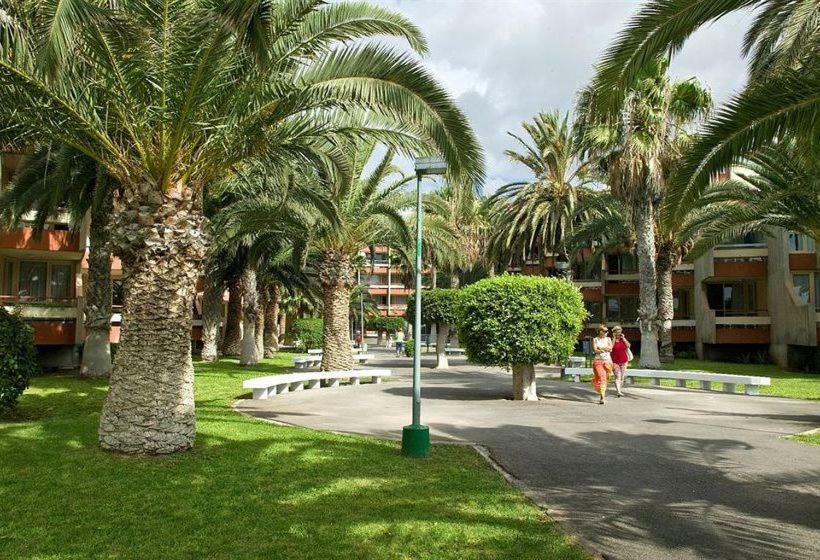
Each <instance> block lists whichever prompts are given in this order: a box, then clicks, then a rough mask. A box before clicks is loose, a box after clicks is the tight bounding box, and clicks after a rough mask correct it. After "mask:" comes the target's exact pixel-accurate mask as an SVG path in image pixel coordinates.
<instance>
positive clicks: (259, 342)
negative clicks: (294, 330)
mask: <svg viewBox="0 0 820 560" xmlns="http://www.w3.org/2000/svg"><path fill="white" fill-rule="evenodd" d="M266 311H267V304H266V302H265V298H263V297H262V294H261V292H260V294H259V312H258V313H257V314H256V329H255V334H256V356H257V358H258V359H260V360H261V359H262V358H263V357H264V356H265V312H266Z"/></svg>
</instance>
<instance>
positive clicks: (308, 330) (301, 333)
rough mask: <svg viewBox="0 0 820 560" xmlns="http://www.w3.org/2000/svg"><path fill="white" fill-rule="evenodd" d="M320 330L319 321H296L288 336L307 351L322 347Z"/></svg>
mask: <svg viewBox="0 0 820 560" xmlns="http://www.w3.org/2000/svg"><path fill="white" fill-rule="evenodd" d="M322 329H323V323H322V320H321V319H297V320H295V321H294V322H293V324H292V325H291V327H290V334H291V337H293V339H294V340H298V341H299V343H300V345H301V346H302V348H303V350H305V351H307V349H308V348H321V347H322Z"/></svg>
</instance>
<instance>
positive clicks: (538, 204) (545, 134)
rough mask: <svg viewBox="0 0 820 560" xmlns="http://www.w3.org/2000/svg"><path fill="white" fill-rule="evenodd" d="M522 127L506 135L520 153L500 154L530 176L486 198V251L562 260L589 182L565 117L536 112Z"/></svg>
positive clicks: (504, 258)
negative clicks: (490, 222)
mask: <svg viewBox="0 0 820 560" xmlns="http://www.w3.org/2000/svg"><path fill="white" fill-rule="evenodd" d="M522 126H523V128H524V131H525V132H526V133H527V136H528V138H526V139H525V138H524V137H522V136H519V135H517V134H514V133H512V132H508V134H509V135H510V136H512V137H513V138H515V139H516V140H517V141H518V143H519V144H520V145H521V147H522V148H523V151H521V152H518V151H515V150H506V151H505V152H504V153H505V154H506V155H507V157H508V158H509V159H510V160H512V161H515V162H518V163H520V164H522V165H523V166H525V167H526V168H527V169H528V170H529V171H530V172H531V173H532V175H533V180H532V181H521V182H515V183H509V184H507V185H504V186H502V187H500V188H499V189H498V191H496V193H495V194H494V195H493V196H491V197H490V198H489V199H488V204H489V205H490V206H491V212H492V213H493V214H494V215H495V219H496V227H495V228H494V231H493V236H492V238H491V252H492V253H493V254H494V255H496V257H497V258H499V259H500V260H502V261H503V262H507V263H510V262H512V261H524V260H526V259H527V258H528V257H529V256H530V255H532V254H541V255H544V254H547V253H553V254H557V255H558V256H559V258H560V259H562V260H564V261H568V260H569V255H568V253H567V250H566V247H565V240H566V239H567V237H568V236H569V235H570V234H571V232H572V226H573V222H574V221H575V220H576V214H577V208H578V206H579V203H580V201H581V199H582V198H583V197H584V196H585V195H586V193H587V192H588V191H587V189H585V188H584V185H586V184H588V183H589V182H590V175H589V171H588V165H587V163H586V162H584V160H583V158H582V155H583V154H582V145H581V143H580V142H578V140H577V138H576V136H575V134H574V133H573V130H572V126H571V124H570V122H569V115H564V116H563V117H562V116H561V115H560V114H559V113H558V112H557V111H554V112H551V113H540V114H538V115H536V116H535V118H534V119H533V121H532V122H525V123H523V124H522Z"/></svg>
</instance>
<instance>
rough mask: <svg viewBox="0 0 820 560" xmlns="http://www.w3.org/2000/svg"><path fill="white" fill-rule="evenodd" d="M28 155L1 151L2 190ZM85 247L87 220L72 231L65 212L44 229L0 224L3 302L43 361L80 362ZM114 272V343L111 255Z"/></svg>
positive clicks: (115, 336)
mask: <svg viewBox="0 0 820 560" xmlns="http://www.w3.org/2000/svg"><path fill="white" fill-rule="evenodd" d="M24 157H25V156H24V155H23V154H14V153H2V154H0V190H2V189H4V188H5V187H6V186H7V185H8V184H9V182H10V181H11V180H12V179H13V178H14V175H15V173H16V172H17V170H18V168H19V167H20V164H21V163H22V161H23V158H24ZM87 249H88V223H84V224H81V225H80V227H79V228H76V230H75V231H71V228H70V227H69V221H68V216H67V215H66V214H58V215H57V216H53V217H51V218H49V220H48V221H47V223H46V226H45V231H43V232H42V233H41V234H40V235H37V234H35V232H34V230H33V229H32V227H31V224H30V222H26V221H25V220H24V221H23V223H22V224H21V227H19V228H17V229H14V230H11V231H4V230H0V304H1V305H3V306H4V307H6V308H7V309H9V310H11V309H15V308H17V309H19V310H20V313H21V316H22V317H24V318H25V319H26V320H27V321H28V322H29V323H30V324H31V325H32V327H33V328H34V343H35V344H36V345H37V350H38V354H39V355H40V359H41V362H42V364H43V366H44V367H62V368H73V367H76V366H77V365H79V359H80V352H79V349H80V347H81V345H82V343H83V340H84V339H85V329H84V326H83V308H84V286H85V285H86V283H87V279H88V261H87V259H86V253H87ZM111 278H112V283H113V285H112V288H113V289H112V303H113V310H112V311H113V315H112V318H111V342H114V343H116V342H119V339H120V321H121V315H120V311H121V308H122V300H123V295H122V265H121V263H120V260H119V259H118V258H116V257H115V258H113V259H112V261H111ZM200 290H201V286H200ZM197 301H200V299H199V298H198V300H197ZM200 311H201V310H200V308H199V306H198V305H195V306H194V309H193V314H194V327H193V331H192V333H191V337H192V340H199V339H200V338H201V324H202V322H201V315H200Z"/></svg>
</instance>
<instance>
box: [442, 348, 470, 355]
mask: <svg viewBox="0 0 820 560" xmlns="http://www.w3.org/2000/svg"><path fill="white" fill-rule="evenodd" d="M444 353H445V354H464V353H466V350H464V348H445V349H444Z"/></svg>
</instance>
